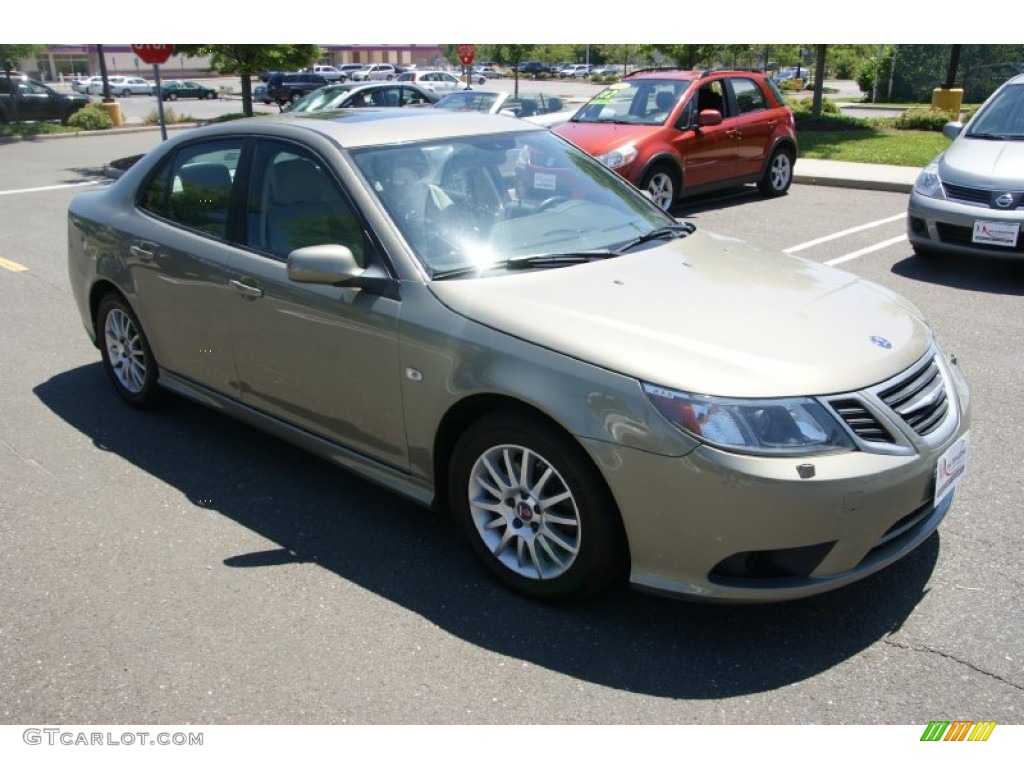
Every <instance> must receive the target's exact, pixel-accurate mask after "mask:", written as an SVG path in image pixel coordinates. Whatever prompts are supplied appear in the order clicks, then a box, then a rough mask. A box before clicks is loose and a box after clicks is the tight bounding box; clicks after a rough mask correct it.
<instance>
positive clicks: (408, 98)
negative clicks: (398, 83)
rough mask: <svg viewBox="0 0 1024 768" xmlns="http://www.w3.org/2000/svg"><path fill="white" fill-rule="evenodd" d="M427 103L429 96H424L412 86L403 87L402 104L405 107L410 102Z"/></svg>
mask: <svg viewBox="0 0 1024 768" xmlns="http://www.w3.org/2000/svg"><path fill="white" fill-rule="evenodd" d="M426 103H427V97H426V96H424V95H423V94H422V93H420V92H419V91H417V90H414V89H412V88H403V89H402V104H401V106H403V107H405V106H408V105H409V104H426Z"/></svg>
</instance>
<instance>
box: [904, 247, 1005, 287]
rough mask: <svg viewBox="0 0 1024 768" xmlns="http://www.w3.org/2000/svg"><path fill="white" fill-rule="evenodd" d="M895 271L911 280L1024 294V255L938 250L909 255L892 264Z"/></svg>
mask: <svg viewBox="0 0 1024 768" xmlns="http://www.w3.org/2000/svg"><path fill="white" fill-rule="evenodd" d="M892 271H893V274H896V275H899V276H900V277H905V278H907V279H908V280H917V281H919V282H922V283H933V284H935V285H944V286H948V287H951V288H961V289H964V290H968V291H975V292H977V293H992V294H1000V295H1003V296H1024V258H1021V257H1020V256H1016V257H1015V258H998V257H992V258H990V259H979V258H977V257H965V256H956V255H953V254H945V253H937V254H934V255H931V256H909V257H908V258H906V259H903V260H902V261H897V262H896V263H895V264H893V266H892Z"/></svg>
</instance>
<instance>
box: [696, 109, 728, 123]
mask: <svg viewBox="0 0 1024 768" xmlns="http://www.w3.org/2000/svg"><path fill="white" fill-rule="evenodd" d="M721 124H722V113H721V112H719V111H718V110H717V109H702V110H701V111H700V114H699V115H697V125H698V127H700V128H711V127H713V126H716V125H721Z"/></svg>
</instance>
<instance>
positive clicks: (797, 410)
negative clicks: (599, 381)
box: [643, 384, 854, 456]
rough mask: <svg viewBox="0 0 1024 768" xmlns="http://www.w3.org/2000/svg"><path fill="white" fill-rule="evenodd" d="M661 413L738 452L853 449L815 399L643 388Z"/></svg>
mask: <svg viewBox="0 0 1024 768" xmlns="http://www.w3.org/2000/svg"><path fill="white" fill-rule="evenodd" d="M643 387H644V393H645V394H646V395H647V398H648V399H649V400H650V401H651V404H652V405H653V406H654V407H655V409H657V411H658V413H660V414H661V415H662V416H664V417H665V418H666V419H668V420H669V422H671V423H672V424H673V425H674V426H675V427H677V428H678V429H681V430H682V431H683V432H685V433H687V434H688V435H691V436H693V437H695V438H697V439H698V440H700V441H702V442H705V443H709V444H711V445H714V446H717V447H719V448H723V449H725V450H728V451H734V452H737V453H752V454H759V455H765V456H806V455H810V454H820V453H837V452H843V451H852V450H854V444H853V440H852V439H851V438H850V436H849V435H848V434H847V432H846V431H845V430H844V429H843V428H842V427H841V426H840V424H839V422H838V421H837V420H836V418H835V417H834V416H832V414H831V413H830V412H829V411H828V410H827V409H826V408H825V406H823V405H822V404H821V403H820V402H818V401H817V400H815V399H814V398H811V397H787V398H765V399H763V400H748V399H742V398H730V397H708V396H705V395H692V394H689V393H687V392H679V391H677V390H673V389H666V388H665V387H658V386H655V385H653V384H644V385H643Z"/></svg>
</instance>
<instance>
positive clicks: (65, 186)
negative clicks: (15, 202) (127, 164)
mask: <svg viewBox="0 0 1024 768" xmlns="http://www.w3.org/2000/svg"><path fill="white" fill-rule="evenodd" d="M106 183H108V182H106V181H74V182H71V183H69V184H54V185H52V186H49V187H29V188H28V189H6V190H3V191H0V195H24V194H26V193H28V192H49V191H51V190H54V189H68V188H70V187H87V186H89V185H90V184H106Z"/></svg>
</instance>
